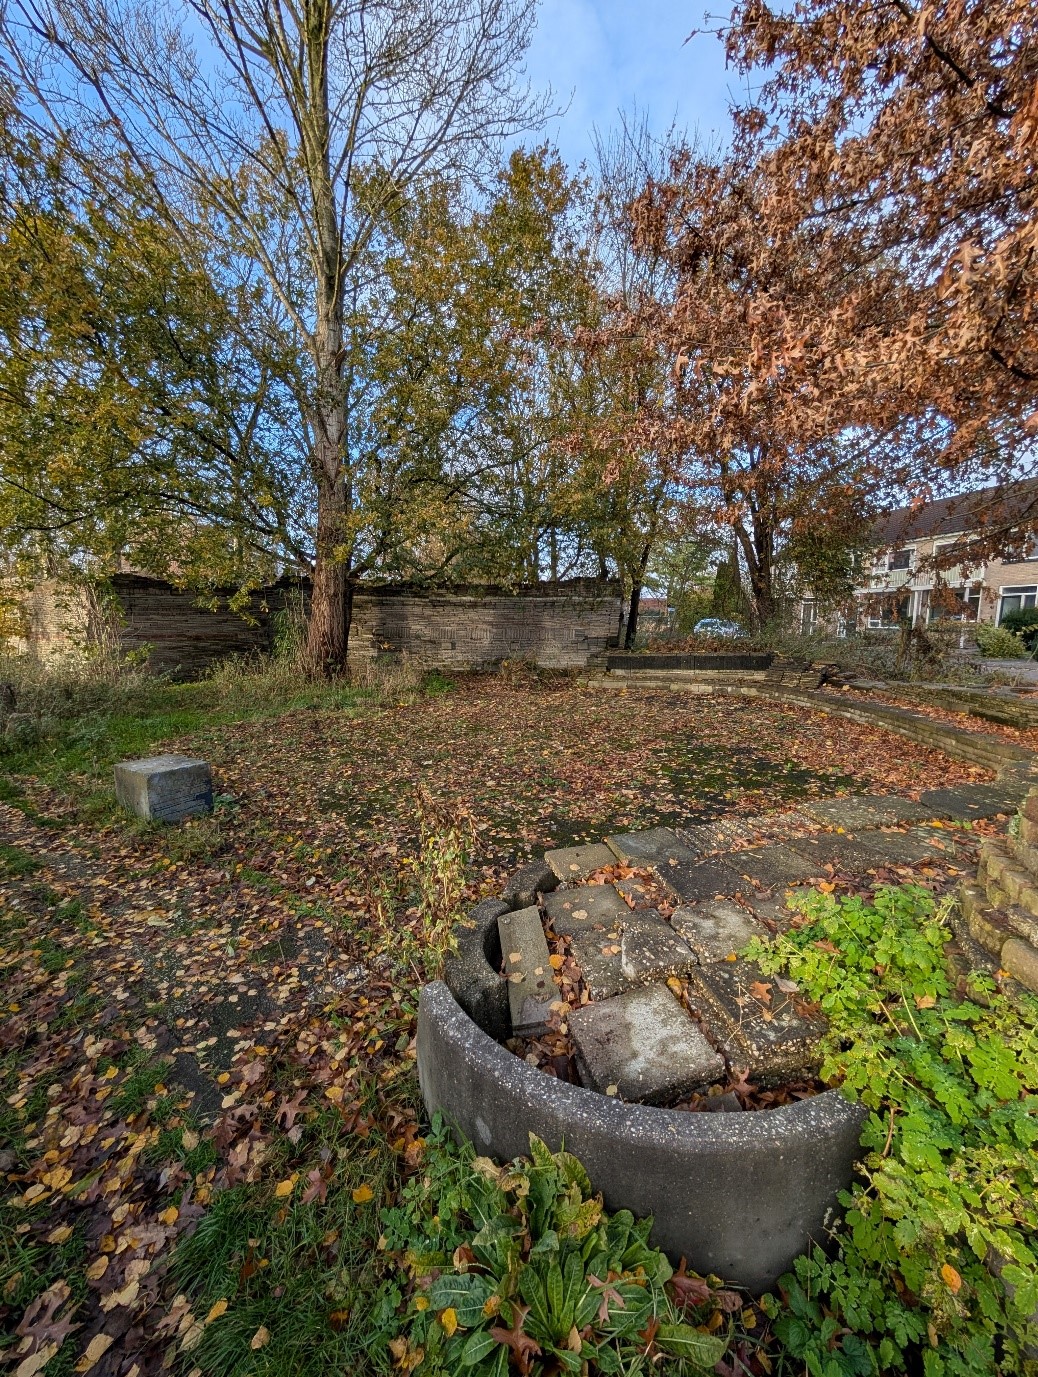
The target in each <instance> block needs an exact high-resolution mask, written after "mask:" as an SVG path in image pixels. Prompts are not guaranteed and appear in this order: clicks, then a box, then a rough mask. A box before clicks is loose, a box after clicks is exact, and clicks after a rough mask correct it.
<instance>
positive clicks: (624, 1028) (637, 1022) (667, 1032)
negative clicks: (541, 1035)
mask: <svg viewBox="0 0 1038 1377" xmlns="http://www.w3.org/2000/svg"><path fill="white" fill-rule="evenodd" d="M569 1027H570V1032H571V1034H572V1036H573V1042H574V1045H575V1047H576V1052H577V1064H578V1066H579V1067H580V1071H581V1078H582V1079H583V1081H584V1084H585V1085H587V1086H588V1087H589V1088H590V1089H592V1090H597V1091H599V1093H601V1094H608V1093H612V1094H614V1095H616V1096H618V1097H619V1098H620V1099H622V1100H636V1101H640V1102H642V1103H643V1104H661V1103H664V1102H666V1101H667V1100H671V1099H675V1098H677V1097H678V1096H681V1095H687V1094H689V1093H691V1092H692V1091H693V1090H696V1089H699V1088H700V1087H702V1086H705V1085H709V1084H711V1083H712V1082H714V1081H717V1080H719V1079H720V1078H721V1077H722V1076H723V1075H724V1073H725V1065H724V1061H723V1059H722V1058H721V1057H720V1056H719V1055H718V1053H717V1052H716V1051H715V1050H714V1049H713V1047H711V1046H710V1043H709V1042H708V1041H707V1040H706V1038H705V1037H704V1036H703V1034H702V1033H701V1032H700V1030H699V1029H698V1028H697V1027H696V1025H695V1023H694V1022H693V1020H692V1019H691V1018H690V1017H689V1016H688V1014H687V1012H686V1011H685V1009H683V1008H682V1006H681V1004H680V1003H679V1002H678V1000H677V999H675V997H674V995H672V994H671V992H670V990H668V989H667V987H666V986H665V985H648V986H645V987H643V988H640V989H636V990H628V991H627V992H626V993H625V994H621V995H618V996H616V997H615V998H614V999H606V1000H603V1001H602V1003H600V1004H593V1005H588V1006H587V1007H585V1008H583V1009H578V1010H577V1011H576V1012H574V1013H573V1014H571V1015H570V1018H569Z"/></svg>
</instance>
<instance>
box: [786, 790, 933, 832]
mask: <svg viewBox="0 0 1038 1377" xmlns="http://www.w3.org/2000/svg"><path fill="white" fill-rule="evenodd" d="M803 808H804V812H805V813H806V814H807V815H808V817H810V818H812V819H813V820H814V821H815V822H820V823H822V824H823V825H824V826H826V827H843V828H846V830H847V831H848V832H856V831H857V830H858V829H859V828H862V827H890V826H893V825H894V824H895V823H898V822H918V821H919V820H920V819H921V818H925V817H927V816H929V815H928V813H927V810H926V809H925V808H924V807H923V806H922V805H921V804H918V803H913V802H912V800H911V799H910V798H901V796H900V795H899V794H848V795H847V797H846V798H824V799H818V800H817V802H814V803H805V804H804V805H803Z"/></svg>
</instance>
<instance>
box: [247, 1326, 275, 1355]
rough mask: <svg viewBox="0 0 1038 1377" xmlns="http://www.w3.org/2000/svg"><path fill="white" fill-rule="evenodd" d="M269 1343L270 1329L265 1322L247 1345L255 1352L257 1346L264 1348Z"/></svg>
mask: <svg viewBox="0 0 1038 1377" xmlns="http://www.w3.org/2000/svg"><path fill="white" fill-rule="evenodd" d="M269 1343H270V1330H269V1329H268V1328H267V1326H266V1325H265V1324H261V1325H260V1327H259V1329H257V1330H256V1332H255V1334H253V1336H252V1338H251V1339H250V1340H249V1347H250V1348H251V1349H252V1350H253V1351H254V1352H255V1350H256V1349H258V1348H266V1346H267V1344H269Z"/></svg>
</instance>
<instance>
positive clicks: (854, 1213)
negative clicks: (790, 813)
mask: <svg viewBox="0 0 1038 1377" xmlns="http://www.w3.org/2000/svg"><path fill="white" fill-rule="evenodd" d="M798 903H799V905H800V911H801V914H802V916H803V918H804V919H805V920H806V921H805V922H804V923H803V926H800V927H795V928H794V929H792V930H791V931H790V932H789V933H788V934H787V935H785V936H783V937H780V938H779V939H777V940H776V941H774V942H771V943H765V942H758V943H755V944H754V946H753V947H752V948H751V952H750V954H751V955H752V956H754V957H755V959H757V960H758V961H759V962H760V964H761V966H762V967H763V968H764V970H765V971H766V972H767V973H769V974H773V975H775V976H776V978H781V977H782V976H786V975H788V976H789V977H791V978H792V979H793V980H795V981H796V982H797V984H798V985H799V986H800V989H801V990H802V992H803V994H804V995H805V996H806V997H807V998H808V999H811V1000H814V1001H816V1002H817V1003H818V1004H819V1005H820V1006H821V1008H822V1009H823V1011H824V1012H825V1014H826V1015H827V1017H828V1018H829V1020H830V1026H829V1032H828V1036H827V1039H826V1043H825V1048H824V1051H825V1060H824V1064H823V1066H822V1072H821V1074H822V1076H823V1078H824V1079H826V1080H828V1081H830V1082H834V1083H840V1084H842V1086H843V1088H844V1091H845V1093H846V1094H848V1095H851V1096H853V1097H854V1098H856V1099H859V1100H861V1101H862V1102H863V1103H864V1104H865V1105H867V1106H868V1108H869V1111H870V1113H869V1118H868V1121H867V1124H866V1127H865V1131H864V1135H863V1138H862V1147H863V1158H862V1166H861V1174H860V1177H859V1180H858V1181H857V1182H856V1184H855V1185H854V1186H853V1187H852V1189H851V1190H850V1191H849V1192H847V1193H846V1194H845V1195H844V1197H843V1203H844V1205H845V1206H846V1211H847V1213H846V1218H845V1220H844V1222H843V1224H842V1225H841V1226H840V1228H839V1229H838V1230H837V1231H836V1233H835V1235H834V1242H835V1245H836V1247H835V1251H834V1252H833V1253H832V1254H831V1255H830V1254H827V1253H825V1252H823V1251H822V1250H821V1249H820V1248H816V1249H814V1250H813V1251H812V1252H811V1253H809V1254H808V1255H806V1256H804V1257H802V1258H801V1259H799V1260H798V1262H797V1264H796V1268H795V1270H794V1272H793V1273H792V1274H791V1275H789V1276H787V1277H785V1278H783V1281H782V1283H781V1287H780V1297H781V1299H779V1298H773V1299H772V1301H771V1302H770V1309H771V1312H772V1314H773V1315H774V1316H775V1330H776V1334H777V1335H778V1337H779V1339H780V1340H781V1342H782V1343H783V1344H784V1346H785V1348H786V1350H787V1351H788V1353H789V1354H790V1355H792V1356H793V1357H795V1358H796V1359H798V1360H800V1361H802V1362H803V1363H804V1368H805V1370H806V1371H807V1372H808V1373H810V1374H811V1377H869V1375H870V1374H881V1373H888V1372H901V1371H909V1372H911V1371H921V1372H923V1373H925V1374H926V1377H977V1374H981V1373H1005V1374H1009V1373H1014V1374H1016V1373H1033V1372H1035V1371H1038V1365H1036V1362H1035V1357H1034V1354H1035V1345H1036V1344H1038V1324H1036V1315H1038V1249H1036V1245H1035V1234H1036V1230H1038V1201H1036V1194H1038V1154H1036V1152H1035V1143H1036V1141H1038V1095H1036V1093H1035V1092H1036V1089H1038V1028H1036V1025H1038V1002H1036V1001H1035V1000H1033V999H1030V998H1021V1001H1020V1002H1019V1003H1017V1002H1016V1001H1015V1000H1013V1001H1011V1000H1010V999H1008V998H1006V997H1005V996H1004V995H1002V994H1000V993H997V992H995V991H994V989H993V987H992V982H990V981H989V980H985V978H983V977H979V976H975V977H973V981H974V984H973V988H972V993H973V994H974V996H975V997H974V998H963V997H961V996H960V995H959V994H958V993H956V992H955V991H954V990H953V989H952V987H951V984H950V981H949V978H948V973H947V970H946V967H945V962H944V955H943V952H944V946H945V944H946V943H947V942H948V940H949V939H950V937H951V933H950V931H949V930H948V928H947V925H946V921H945V920H946V916H947V914H946V909H945V908H943V907H941V906H935V904H934V901H933V898H932V896H931V895H930V894H929V893H928V892H927V891H926V890H924V889H921V888H919V887H917V886H911V885H909V886H901V887H890V888H884V889H880V890H878V891H877V892H876V894H875V897H874V899H872V900H871V901H867V900H865V899H863V898H860V897H854V896H852V897H846V896H845V897H836V896H833V895H830V894H823V893H819V892H814V893H810V894H809V895H807V896H806V897H805V898H803V899H801V900H798ZM985 987H986V988H985Z"/></svg>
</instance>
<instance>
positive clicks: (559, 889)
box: [497, 775, 1038, 1109]
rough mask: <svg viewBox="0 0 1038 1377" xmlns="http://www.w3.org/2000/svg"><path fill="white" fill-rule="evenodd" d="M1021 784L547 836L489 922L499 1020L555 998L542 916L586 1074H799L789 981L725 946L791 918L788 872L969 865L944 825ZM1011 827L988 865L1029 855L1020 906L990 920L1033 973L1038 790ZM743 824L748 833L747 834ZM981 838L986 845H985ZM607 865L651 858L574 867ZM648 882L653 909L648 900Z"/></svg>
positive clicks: (533, 1013) (626, 1078)
mask: <svg viewBox="0 0 1038 1377" xmlns="http://www.w3.org/2000/svg"><path fill="white" fill-rule="evenodd" d="M1026 788H1027V784H1026V783H1025V782H1024V780H1023V777H1022V776H1016V775H1010V776H1008V777H1006V778H1002V779H999V780H998V781H996V782H995V783H993V784H991V785H971V786H966V787H962V788H948V789H934V790H929V791H927V792H926V793H924V794H923V795H922V797H921V798H920V800H919V802H914V801H912V800H910V799H905V798H901V797H899V796H896V795H861V796H857V797H843V798H834V799H822V800H817V801H814V802H810V803H804V804H802V805H801V806H800V808H799V809H797V810H796V811H793V812H789V813H784V814H775V815H765V816H762V817H757V818H731V819H727V820H722V821H720V822H718V823H716V824H712V825H709V826H704V827H695V828H689V829H685V830H683V831H677V830H672V829H670V828H666V827H657V828H652V829H649V830H647V831H642V832H633V833H625V834H618V835H615V836H610V837H607V838H606V839H605V841H604V842H602V843H598V844H593V845H585V846H575V847H567V848H564V849H560V850H555V851H549V852H548V853H546V855H545V857H544V860H543V862H540V861H535V862H532V863H531V864H530V865H529V866H527V867H524V869H523V870H522V871H520V872H519V873H518V874H517V875H516V876H514V877H513V879H512V881H511V882H510V885H509V887H508V888H507V889H506V891H505V893H504V895H503V902H502V904H501V909H502V910H504V911H502V912H501V913H500V915H499V917H498V920H497V921H498V929H499V935H500V939H501V952H502V961H503V966H504V970H505V974H506V977H507V979H508V982H509V990H508V993H509V1008H510V1015H511V1027H512V1033H513V1035H514V1036H518V1037H525V1036H536V1035H537V1034H538V1033H539V1032H542V1031H543V1030H544V1029H545V1028H547V1027H548V1026H549V1025H550V1023H551V1019H552V1013H553V1010H554V1011H555V1013H556V1014H558V1013H560V1012H562V1010H563V1009H564V1008H566V1006H562V1005H560V1002H559V1000H558V989H557V987H556V986H555V984H554V980H553V973H552V969H551V965H550V956H549V950H548V946H547V941H546V938H545V927H548V928H550V930H551V932H553V933H554V934H555V935H556V936H558V937H564V938H566V939H567V942H568V947H569V951H570V954H571V955H572V957H573V958H574V960H575V961H576V963H577V965H578V967H579V968H580V972H581V976H582V978H583V981H584V983H585V985H586V987H587V991H588V994H589V995H590V998H591V1002H590V1003H589V1004H587V1005H585V1006H583V1007H582V1008H580V1009H579V1010H575V1011H574V1010H568V1009H566V1015H565V1016H566V1017H567V1019H568V1024H569V1031H570V1034H571V1037H572V1040H573V1045H574V1050H575V1053H576V1061H577V1066H578V1069H579V1073H580V1077H581V1080H582V1082H583V1083H584V1084H585V1085H586V1086H588V1087H589V1088H591V1089H594V1090H597V1091H600V1092H602V1093H605V1094H609V1095H615V1096H617V1097H618V1098H620V1099H624V1100H631V1101H640V1102H642V1103H645V1104H665V1103H673V1102H675V1101H677V1100H680V1099H681V1098H682V1097H684V1096H686V1095H688V1094H691V1093H696V1092H703V1091H707V1092H709V1088H710V1087H711V1086H714V1087H718V1086H720V1084H721V1083H723V1082H725V1081H727V1080H728V1078H729V1077H730V1076H732V1075H736V1076H737V1075H738V1074H740V1073H742V1074H745V1076H746V1078H747V1079H748V1080H750V1081H751V1082H753V1083H754V1084H756V1085H761V1086H769V1085H775V1084H779V1083H782V1082H788V1081H793V1080H800V1079H803V1078H805V1077H810V1076H811V1075H812V1074H813V1073H814V1071H815V1070H816V1069H817V1066H818V1044H819V1041H820V1039H821V1036H822V1034H823V1033H824V1030H825V1022H824V1020H823V1019H822V1018H821V1017H820V1016H819V1015H817V1014H816V1013H815V1012H813V1011H812V1010H811V1009H809V1008H807V1007H806V1006H805V1005H804V1004H803V1002H802V1001H801V1000H799V998H798V992H797V991H796V989H795V987H793V986H791V985H790V983H789V982H786V981H778V980H776V978H775V977H772V976H765V975H764V974H763V972H762V971H761V970H760V968H759V967H758V966H757V965H756V964H755V963H754V962H752V961H749V960H747V959H745V958H742V957H739V956H738V955H737V953H738V952H739V951H741V950H742V949H743V948H745V946H746V945H747V943H748V942H749V941H750V940H751V939H752V938H753V937H767V936H769V935H770V934H773V933H774V932H776V931H777V930H780V929H781V928H783V927H784V926H786V925H788V924H789V922H790V921H791V918H792V914H791V913H790V911H789V910H788V909H787V907H786V904H785V896H786V893H787V891H788V890H789V889H790V888H793V887H796V886H798V885H807V884H809V883H810V882H811V881H812V880H817V879H818V878H821V877H823V876H825V875H828V874H832V873H839V874H843V875H851V876H856V877H860V878H861V879H863V880H864V879H867V878H868V877H869V876H870V875H874V873H875V872H876V871H877V870H883V871H884V872H889V871H891V870H896V871H899V872H900V876H899V878H902V879H910V878H911V872H912V871H914V870H915V869H916V868H917V867H920V866H922V867H932V866H934V865H943V866H947V867H951V868H952V869H953V870H955V869H966V868H967V867H968V868H970V869H972V854H971V855H970V856H969V857H968V858H967V857H965V856H964V854H963V850H962V844H963V843H964V842H968V840H969V838H970V833H969V832H968V831H966V830H963V829H962V828H961V827H956V826H954V825H951V826H949V824H955V823H965V822H971V821H974V820H978V819H986V818H994V817H1000V816H1008V814H1010V813H1011V812H1012V811H1013V810H1014V809H1015V808H1016V806H1017V805H1018V804H1019V803H1020V802H1021V799H1022V798H1023V795H1024V793H1025V791H1026ZM1028 810H1030V811H1028ZM1021 828H1025V829H1026V830H1025V831H1024V832H1022V833H1021V836H1020V837H1019V838H1017V839H1014V840H1012V841H1011V842H1007V843H1006V844H1005V845H1006V846H1007V847H1009V848H1010V849H1009V850H1008V851H1007V852H1006V853H1005V854H1006V856H1007V858H1008V859H1007V861H1006V864H1005V865H1003V867H1002V869H1001V870H999V872H998V873H999V874H1000V875H1006V874H1007V866H1008V865H1009V863H1010V860H1011V864H1012V867H1013V873H1014V875H1015V874H1016V873H1017V871H1019V872H1020V874H1021V875H1023V873H1024V872H1023V869H1022V866H1023V862H1022V861H1021V859H1020V857H1021V855H1023V856H1025V857H1026V858H1027V859H1028V860H1030V859H1033V860H1034V862H1035V869H1034V871H1027V872H1026V874H1027V876H1028V878H1027V880H1026V881H1025V880H1024V879H1021V880H1020V883H1018V884H1016V883H1015V882H1014V881H1013V880H1008V881H1007V882H1008V883H1010V884H1014V888H1015V894H1016V905H1017V908H1016V910H1011V912H1010V916H1009V917H1006V918H1004V919H1000V920H999V921H1004V922H1005V924H1007V925H1009V924H1011V923H1012V922H1015V923H1016V926H1015V927H1010V926H1006V928H1005V931H1004V936H1005V937H1006V939H1007V940H1016V941H1018V942H1021V944H1022V945H1025V946H1028V947H1029V955H1028V959H1030V960H1033V962H1034V970H1035V974H1036V975H1038V949H1036V948H1035V947H1034V946H1031V945H1030V942H1031V940H1032V939H1036V940H1038V918H1036V917H1035V915H1036V914H1038V845H1036V843H1038V789H1036V790H1035V791H1034V794H1033V795H1032V796H1029V797H1028V799H1027V801H1026V802H1025V803H1024V807H1023V809H1022V810H1021ZM749 839H752V840H753V842H754V843H755V844H753V845H746V842H747V840H749ZM985 848H986V851H985V854H986V855H988V856H989V857H994V856H995V855H996V846H995V844H989V843H985ZM997 854H998V855H1002V854H1003V853H1001V852H998V853H997ZM618 863H619V864H621V865H622V866H624V867H630V868H633V869H635V870H636V871H638V872H641V874H643V875H644V874H645V873H646V872H648V874H649V876H651V877H652V878H651V880H650V882H649V884H646V882H645V881H644V880H640V879H639V878H638V876H637V875H635V876H631V877H629V878H627V879H621V880H617V881H615V882H612V883H600V882H598V883H589V882H588V881H589V878H594V877H595V876H596V875H597V874H598V872H601V871H603V870H607V869H608V868H609V867H614V866H616V865H617V864H618ZM990 863H991V862H990V861H989V864H990ZM661 893H663V894H664V895H665V897H666V899H667V902H666V903H665V904H664V905H663V908H664V909H665V910H669V911H668V912H660V910H659V909H658V908H656V907H653V906H652V905H653V896H654V895H655V896H656V902H659V896H660V894H661ZM1021 895H1024V896H1025V898H1026V902H1028V903H1030V902H1031V900H1032V898H1033V903H1034V907H1033V909H1027V910H1026V918H1025V917H1024V916H1023V915H1024V913H1025V910H1024V909H1023V908H1022V907H1020V904H1021V900H1020V896H1021ZM632 905H633V906H634V907H632ZM989 909H990V903H989ZM989 921H991V920H989ZM1028 924H1029V926H1028ZM971 930H972V928H971ZM1025 930H1026V931H1025ZM1000 931H1001V929H1000ZM1027 934H1030V936H1029V937H1028V936H1027ZM967 940H971V941H972V940H973V939H972V938H967ZM1001 951H1002V948H999V952H1000V954H1001ZM969 954H970V953H968V952H967V955H969ZM1003 960H1004V958H1003ZM1022 962H1023V958H1020V960H1019V961H1018V963H1017V964H1018V966H1021V967H1022ZM1007 968H1008V967H1007ZM1018 979H1022V976H1018ZM1025 983H1026V982H1025ZM734 1100H735V1097H734V1096H729V1095H723V1094H719V1095H717V1101H718V1103H717V1105H716V1107H717V1108H732V1109H737V1108H738V1107H739V1106H738V1102H737V1101H735V1102H734V1103H727V1101H734Z"/></svg>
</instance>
